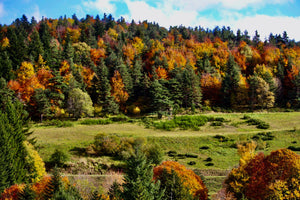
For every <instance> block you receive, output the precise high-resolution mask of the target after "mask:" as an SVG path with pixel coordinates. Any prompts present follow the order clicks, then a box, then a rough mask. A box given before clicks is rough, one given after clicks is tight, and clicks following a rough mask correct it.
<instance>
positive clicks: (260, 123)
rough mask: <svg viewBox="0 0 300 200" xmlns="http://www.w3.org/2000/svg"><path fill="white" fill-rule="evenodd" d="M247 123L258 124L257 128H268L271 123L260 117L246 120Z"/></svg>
mask: <svg viewBox="0 0 300 200" xmlns="http://www.w3.org/2000/svg"><path fill="white" fill-rule="evenodd" d="M246 123H247V124H248V125H256V128H259V129H268V128H270V124H268V123H267V122H264V121H262V120H260V119H253V118H250V119H248V120H247V121H246Z"/></svg>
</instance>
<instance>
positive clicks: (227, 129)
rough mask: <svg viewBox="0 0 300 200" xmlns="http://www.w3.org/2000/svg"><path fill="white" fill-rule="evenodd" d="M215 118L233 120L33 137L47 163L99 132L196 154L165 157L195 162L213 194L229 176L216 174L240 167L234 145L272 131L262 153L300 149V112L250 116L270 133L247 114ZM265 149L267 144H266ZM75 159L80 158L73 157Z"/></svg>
mask: <svg viewBox="0 0 300 200" xmlns="http://www.w3.org/2000/svg"><path fill="white" fill-rule="evenodd" d="M206 115H213V116H214V117H224V118H225V119H228V120H230V122H228V123H225V124H224V126H222V127H211V126H209V124H207V125H205V126H204V127H201V128H200V130H199V131H193V130H174V131H162V130H154V129H147V128H145V127H144V126H143V125H141V123H125V124H124V123H123V124H118V123H114V124H108V125H90V126H86V125H79V123H76V122H75V124H74V127H68V128H55V127H38V126H35V127H34V128H33V130H34V133H33V136H34V137H36V138H37V141H38V142H37V144H38V145H39V147H40V149H39V153H40V155H41V156H42V158H43V159H44V160H47V159H48V158H49V155H51V154H52V153H53V151H54V149H55V148H61V149H64V150H67V151H70V150H71V149H73V148H77V147H79V148H84V147H87V146H88V145H89V144H90V143H91V142H92V141H93V138H94V136H95V135H96V134H97V133H99V132H105V133H107V134H118V135H120V136H128V137H145V138H147V139H148V142H156V143H158V144H160V145H161V146H162V148H163V149H164V151H165V152H168V151H170V150H173V151H176V152H177V153H181V154H185V153H190V154H195V155H198V158H185V159H177V158H173V157H168V156H167V154H166V155H165V160H177V161H178V162H180V163H181V164H184V165H186V166H188V164H187V163H188V162H190V161H195V162H196V164H195V165H193V166H188V167H190V168H194V169H196V168H198V169H204V172H203V171H202V174H204V176H205V177H206V183H207V186H208V188H209V190H210V194H212V193H215V192H216V191H218V190H219V188H220V187H221V183H222V181H223V180H224V178H225V176H224V175H226V174H222V175H217V176H215V175H214V174H213V173H214V172H215V171H216V170H218V169H221V170H226V171H227V170H230V169H231V168H232V167H234V166H237V165H238V160H239V157H238V155H237V153H236V152H237V150H236V149H235V148H233V147H232V146H233V144H235V143H236V142H239V141H246V140H247V139H250V138H251V137H252V136H253V135H255V134H257V133H258V132H264V131H272V132H273V135H274V136H275V138H274V140H272V141H266V142H267V144H268V146H269V147H268V148H265V149H263V150H260V151H264V152H266V153H269V152H270V151H271V150H274V149H279V148H287V147H288V146H291V145H295V146H300V142H298V143H297V144H293V143H292V142H293V141H300V131H299V130H300V112H290V113H250V114H247V115H249V116H251V117H252V118H257V119H261V120H263V121H265V122H268V123H269V124H270V125H271V126H270V129H268V130H259V129H257V128H256V127H255V126H248V125H246V124H244V123H242V122H243V120H241V118H242V117H243V116H244V114H241V113H231V114H227V113H210V114H206ZM217 134H218V135H224V136H226V137H227V138H228V139H229V141H227V142H220V141H219V140H218V139H216V138H213V136H215V135H217ZM202 146H208V147H209V149H207V150H200V149H199V148H200V147H202ZM262 146H263V145H262ZM208 157H210V158H212V161H211V162H209V163H213V166H206V164H207V163H208V162H206V161H205V160H206V159H207V158H208ZM73 159H78V158H77V156H74V155H73Z"/></svg>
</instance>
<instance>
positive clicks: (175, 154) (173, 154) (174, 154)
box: [168, 151, 177, 157]
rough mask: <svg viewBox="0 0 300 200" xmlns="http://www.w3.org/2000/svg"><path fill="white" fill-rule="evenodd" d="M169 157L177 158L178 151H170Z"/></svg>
mask: <svg viewBox="0 0 300 200" xmlns="http://www.w3.org/2000/svg"><path fill="white" fill-rule="evenodd" d="M168 156H169V157H175V156H177V152H176V151H168Z"/></svg>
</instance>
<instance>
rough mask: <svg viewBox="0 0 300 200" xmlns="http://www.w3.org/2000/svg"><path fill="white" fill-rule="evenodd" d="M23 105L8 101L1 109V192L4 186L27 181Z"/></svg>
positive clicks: (26, 131)
mask: <svg viewBox="0 0 300 200" xmlns="http://www.w3.org/2000/svg"><path fill="white" fill-rule="evenodd" d="M25 117H26V116H25V115H24V110H23V107H22V105H21V104H20V103H18V102H15V103H11V102H7V103H6V105H4V109H3V110H2V109H1V110H0V152H1V154H0V180H1V182H0V193H1V192H2V191H3V189H4V188H7V187H9V186H11V185H14V184H17V183H22V182H25V181H26V173H27V171H26V161H25V157H26V154H27V152H26V149H25V146H24V141H25V139H26V135H27V133H28V129H27V128H26V123H28V121H27V120H26V118H25Z"/></svg>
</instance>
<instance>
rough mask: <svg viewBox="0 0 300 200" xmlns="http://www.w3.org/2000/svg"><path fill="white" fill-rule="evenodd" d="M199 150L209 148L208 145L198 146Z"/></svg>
mask: <svg viewBox="0 0 300 200" xmlns="http://www.w3.org/2000/svg"><path fill="white" fill-rule="evenodd" d="M199 149H200V150H207V149H209V146H202V147H199Z"/></svg>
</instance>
